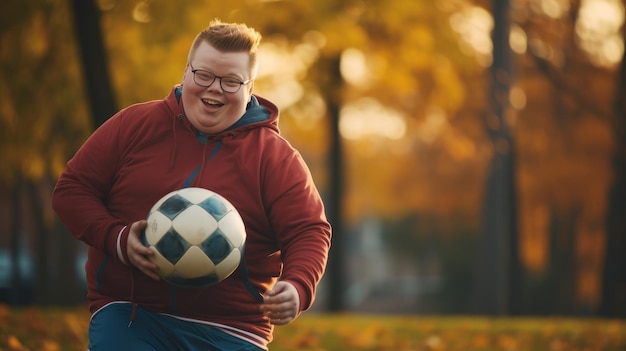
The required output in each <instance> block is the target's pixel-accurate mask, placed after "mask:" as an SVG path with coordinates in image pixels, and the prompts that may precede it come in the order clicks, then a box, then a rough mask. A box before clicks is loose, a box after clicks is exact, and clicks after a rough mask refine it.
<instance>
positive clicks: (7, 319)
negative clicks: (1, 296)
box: [0, 304, 89, 351]
mask: <svg viewBox="0 0 626 351" xmlns="http://www.w3.org/2000/svg"><path fill="white" fill-rule="evenodd" d="M88 326H89V312H88V310H87V308H86V307H82V306H81V307H79V308H77V309H72V310H59V309H53V308H50V309H44V308H41V309H38V308H32V307H29V308H13V307H9V306H7V305H2V304H0V351H79V350H80V351H84V350H86V349H87V328H88Z"/></svg>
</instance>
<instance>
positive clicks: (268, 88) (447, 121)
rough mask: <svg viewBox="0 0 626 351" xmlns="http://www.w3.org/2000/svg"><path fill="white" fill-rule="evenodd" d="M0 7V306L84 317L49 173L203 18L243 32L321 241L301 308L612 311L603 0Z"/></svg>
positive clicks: (69, 0)
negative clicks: (323, 269) (327, 227)
mask: <svg viewBox="0 0 626 351" xmlns="http://www.w3.org/2000/svg"><path fill="white" fill-rule="evenodd" d="M0 7H1V11H0V65H1V67H2V69H1V70H0V74H1V76H0V157H1V159H2V162H0V303H8V304H11V305H43V306H46V305H55V306H56V305H75V304H81V303H84V302H85V288H84V273H83V263H84V260H85V247H84V244H82V243H80V242H78V241H77V240H76V239H74V238H73V237H72V236H71V235H70V234H69V233H68V232H67V230H66V229H65V228H64V226H63V224H62V223H60V221H59V220H58V219H57V217H56V216H55V214H54V212H53V211H52V209H51V206H50V197H51V192H52V189H53V187H54V184H55V182H56V179H57V177H58V176H59V174H60V173H61V171H62V170H63V168H64V165H65V162H66V161H67V160H68V159H69V158H70V157H71V156H72V155H73V153H74V152H75V151H76V150H77V149H78V148H79V147H80V145H81V144H82V142H83V141H84V140H85V139H86V138H87V137H88V136H89V134H90V133H91V132H92V131H93V130H94V128H96V127H97V126H98V125H100V124H101V123H102V122H103V121H105V120H106V119H107V118H108V117H110V116H111V115H113V114H114V113H115V112H117V110H118V109H120V108H123V107H125V106H127V105H129V104H132V103H137V102H142V101H146V100H153V99H160V98H163V97H164V96H166V95H167V94H168V93H169V90H170V88H171V87H172V86H173V85H174V84H177V83H179V82H180V81H181V79H182V74H183V70H184V68H185V64H186V57H187V53H188V49H189V46H190V45H191V42H192V40H193V38H194V37H195V35H196V34H197V33H198V32H199V31H200V30H201V29H203V28H204V27H205V26H207V25H208V23H209V22H210V20H211V19H213V18H220V19H222V20H223V21H229V22H230V21H233V22H245V23H247V24H248V25H250V26H252V27H254V28H256V29H257V30H259V31H260V32H261V33H263V35H264V39H263V44H262V47H261V52H260V58H259V60H260V71H259V76H258V77H257V79H256V81H255V92H256V93H257V94H258V95H261V96H264V97H267V98H269V99H270V100H273V101H274V102H275V103H276V104H277V105H278V106H279V107H280V109H281V120H280V128H281V132H282V134H283V135H284V136H285V137H286V138H287V139H289V140H290V141H291V143H292V144H293V145H294V146H295V147H297V148H298V149H299V150H300V151H301V152H302V154H303V156H304V158H305V160H306V161H307V163H308V164H309V166H310V168H311V170H312V172H313V175H314V178H315V180H316V182H317V184H318V187H319V188H320V191H321V192H322V194H323V197H324V199H325V202H326V206H327V211H328V216H329V218H330V220H331V222H332V223H333V226H334V231H335V233H334V238H333V247H332V251H331V258H330V261H329V265H328V269H327V273H326V275H325V277H324V279H323V281H322V283H321V286H320V289H319V293H318V297H317V302H316V304H315V306H314V310H319V311H348V312H357V313H396V314H405V313H406V314H481V315H570V316H603V317H621V318H624V317H626V240H625V239H626V238H625V237H626V106H625V102H626V72H625V70H624V68H623V65H624V15H625V5H624V2H623V1H618V0H475V1H472V0H446V1H430V0H317V1H298V0H229V1H201V0H183V1H165V0H28V1H10V2H4V3H3V4H2V5H0Z"/></svg>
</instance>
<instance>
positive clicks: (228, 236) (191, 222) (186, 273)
mask: <svg viewBox="0 0 626 351" xmlns="http://www.w3.org/2000/svg"><path fill="white" fill-rule="evenodd" d="M147 222H148V226H147V227H146V230H145V231H144V233H143V236H142V241H143V244H144V245H145V246H147V247H149V248H151V249H152V250H153V251H154V252H155V255H154V256H152V261H153V262H154V263H156V264H157V266H159V270H158V272H159V275H160V276H161V277H162V278H163V280H165V281H166V282H168V283H170V284H173V285H176V286H181V287H206V286H209V285H212V284H215V283H218V282H221V281H222V280H224V279H226V278H228V276H230V275H231V274H232V273H233V272H234V271H235V270H236V269H237V267H238V266H239V263H240V262H241V260H242V259H243V249H244V245H245V242H246V230H245V226H244V223H243V220H242V218H241V216H240V215H239V212H238V211H237V209H236V208H235V207H234V206H233V205H232V204H231V203H230V202H229V201H228V200H226V199H225V198H224V197H222V196H221V195H219V194H217V193H215V192H213V191H211V190H208V189H203V188H184V189H180V190H176V191H173V192H171V193H169V194H167V195H165V196H163V197H162V198H161V199H160V200H159V201H157V202H156V203H155V204H154V206H153V207H152V209H151V210H150V213H149V214H148V218H147Z"/></svg>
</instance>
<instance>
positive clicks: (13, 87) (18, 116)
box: [0, 0, 88, 304]
mask: <svg viewBox="0 0 626 351" xmlns="http://www.w3.org/2000/svg"><path fill="white" fill-rule="evenodd" d="M65 5H66V3H65V1H61V0H57V1H33V2H28V3H11V4H6V6H4V7H3V11H2V15H1V16H2V19H1V20H0V22H2V25H1V26H0V38H1V40H0V43H1V44H0V62H1V65H2V71H1V74H2V79H0V91H1V94H0V95H1V96H0V106H1V107H0V124H1V125H2V128H0V130H1V132H0V133H2V135H1V136H2V138H0V139H1V140H0V154H1V155H2V159H3V161H4V162H2V165H1V166H0V188H2V189H11V193H12V194H13V195H12V196H11V197H10V199H11V200H10V201H11V204H10V206H12V208H13V211H11V212H8V216H9V218H6V217H5V216H7V213H4V214H2V216H3V222H4V221H6V222H8V223H12V224H11V225H10V227H11V228H10V231H11V238H12V240H11V241H12V244H11V247H12V251H14V252H13V257H17V255H18V254H19V255H22V256H23V255H24V254H25V253H26V254H28V255H29V256H28V257H21V259H23V260H24V261H28V260H29V257H34V260H35V269H34V275H35V276H34V281H32V280H31V281H30V284H31V286H30V288H32V289H33V290H34V291H35V296H34V299H35V300H36V301H37V302H39V303H43V304H51V303H68V302H70V301H71V302H76V301H77V294H80V291H81V290H80V289H76V288H73V287H76V286H77V285H76V284H78V283H77V279H78V278H77V276H76V274H74V272H75V269H74V267H75V262H73V261H72V262H70V263H69V264H66V263H65V262H66V261H65V259H66V258H68V257H73V255H72V252H73V250H75V245H76V243H75V242H74V241H69V242H68V241H66V240H64V237H63V236H59V235H60V234H59V233H58V232H57V231H55V230H54V229H55V220H54V214H53V212H52V210H51V208H50V206H49V205H48V203H49V197H50V192H51V189H52V186H53V184H54V181H55V179H56V177H57V176H58V174H59V172H60V169H62V168H63V165H64V162H65V160H66V157H67V155H68V154H69V153H70V152H73V150H75V149H76V147H77V145H78V144H79V140H77V139H79V138H80V137H81V136H84V135H86V131H87V128H86V126H87V123H88V121H87V123H86V121H85V120H81V119H80V113H81V112H82V111H83V110H84V104H82V103H81V101H82V96H81V92H80V90H77V89H75V88H74V87H75V86H76V82H77V81H78V79H79V74H78V68H77V62H76V60H75V59H74V57H73V54H74V51H73V46H72V45H71V42H69V41H67V40H66V38H67V37H69V36H71V30H70V28H69V23H70V21H69V11H68V9H67V7H65ZM66 135H73V136H75V137H76V139H71V138H66V137H65V136H66ZM3 194H4V192H3ZM3 200H5V201H6V198H5V199H3ZM11 215H14V216H11ZM18 242H19V244H16V243H18ZM18 249H19V251H15V250H18ZM15 262H17V261H15ZM13 267H14V268H15V265H13ZM32 278H33V277H31V279H32ZM32 284H34V286H32ZM61 289H68V290H65V291H64V292H63V293H62V292H60V290H61ZM21 293H22V292H20V294H21ZM24 293H26V292H24Z"/></svg>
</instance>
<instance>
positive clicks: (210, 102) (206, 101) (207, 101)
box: [202, 99, 224, 107]
mask: <svg viewBox="0 0 626 351" xmlns="http://www.w3.org/2000/svg"><path fill="white" fill-rule="evenodd" d="M202 103H204V105H205V106H209V107H220V106H224V104H222V103H221V102H219V101H216V100H211V99H202Z"/></svg>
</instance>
